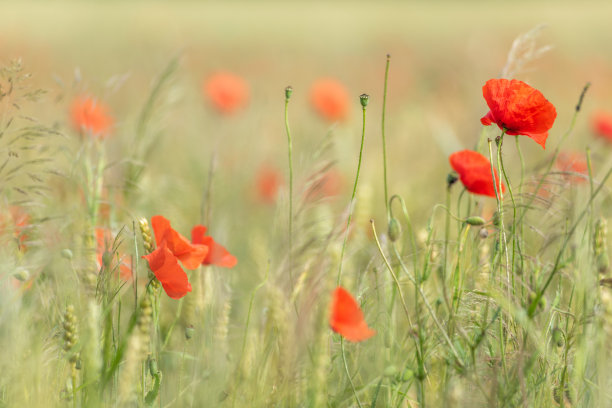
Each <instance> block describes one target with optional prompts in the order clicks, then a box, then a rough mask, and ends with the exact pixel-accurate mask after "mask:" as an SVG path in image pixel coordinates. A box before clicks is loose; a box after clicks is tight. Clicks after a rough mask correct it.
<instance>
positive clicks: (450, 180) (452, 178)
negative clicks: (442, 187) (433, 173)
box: [446, 172, 459, 188]
mask: <svg viewBox="0 0 612 408" xmlns="http://www.w3.org/2000/svg"><path fill="white" fill-rule="evenodd" d="M457 180H459V177H458V176H457V173H455V172H452V173H448V176H446V185H447V187H448V188H450V187H451V186H452V185H453V184H455V183H456V182H457Z"/></svg>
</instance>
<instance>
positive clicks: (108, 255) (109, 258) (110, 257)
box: [102, 251, 113, 268]
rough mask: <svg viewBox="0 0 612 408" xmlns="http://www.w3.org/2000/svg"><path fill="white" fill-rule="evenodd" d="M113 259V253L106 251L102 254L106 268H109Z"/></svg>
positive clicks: (103, 264)
mask: <svg viewBox="0 0 612 408" xmlns="http://www.w3.org/2000/svg"><path fill="white" fill-rule="evenodd" d="M112 260H113V254H111V253H110V252H108V251H104V253H103V254H102V266H104V267H105V268H108V266H109V265H110V264H111V261H112Z"/></svg>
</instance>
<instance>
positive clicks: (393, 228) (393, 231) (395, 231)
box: [389, 217, 402, 242]
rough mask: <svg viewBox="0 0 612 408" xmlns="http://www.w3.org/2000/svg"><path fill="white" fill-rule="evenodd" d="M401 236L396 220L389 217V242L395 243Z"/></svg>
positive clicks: (400, 228) (400, 229)
mask: <svg viewBox="0 0 612 408" xmlns="http://www.w3.org/2000/svg"><path fill="white" fill-rule="evenodd" d="M401 235H402V227H401V226H400V223H399V221H397V218H395V217H391V219H390V220H389V239H390V240H391V242H395V241H397V240H398V239H399V238H400V236H401Z"/></svg>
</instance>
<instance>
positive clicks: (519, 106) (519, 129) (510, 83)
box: [480, 79, 557, 148]
mask: <svg viewBox="0 0 612 408" xmlns="http://www.w3.org/2000/svg"><path fill="white" fill-rule="evenodd" d="M482 95H483V96H484V98H485V100H486V101H487V105H489V109H491V110H490V111H489V113H487V114H486V115H485V116H483V117H482V118H481V119H480V122H481V123H482V124H483V125H485V126H489V125H491V124H493V123H495V124H497V126H499V128H500V129H502V130H503V129H505V130H506V134H508V135H524V136H528V137H530V138H532V139H533V140H535V141H536V143H538V144H539V145H540V146H542V148H544V147H545V146H546V138H547V137H548V131H549V130H550V128H551V127H552V125H553V123H554V122H555V118H556V117H557V111H556V110H555V107H554V106H553V104H552V103H550V102H548V100H546V98H545V97H544V95H542V93H541V92H540V91H538V90H537V89H535V88H532V87H531V86H529V85H527V84H526V83H524V82H522V81H519V80H516V79H513V80H508V79H490V80H488V81H487V83H486V84H485V85H484V86H483V87H482Z"/></svg>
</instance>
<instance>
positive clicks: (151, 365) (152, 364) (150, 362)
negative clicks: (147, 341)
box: [147, 356, 159, 377]
mask: <svg viewBox="0 0 612 408" xmlns="http://www.w3.org/2000/svg"><path fill="white" fill-rule="evenodd" d="M147 363H148V365H149V373H151V377H155V376H156V375H157V373H158V371H159V370H158V369H157V360H156V359H154V358H152V357H151V356H149V358H148V361H147Z"/></svg>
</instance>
